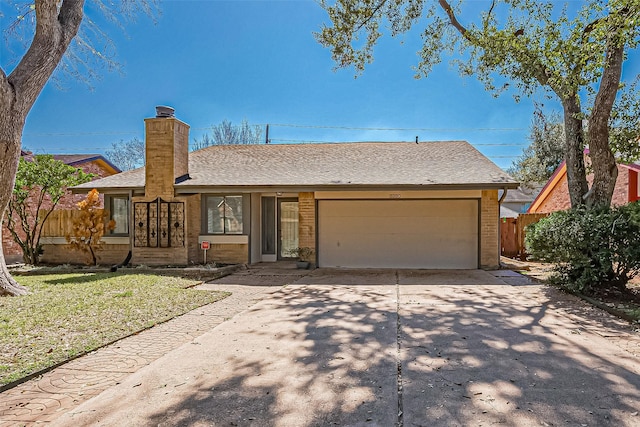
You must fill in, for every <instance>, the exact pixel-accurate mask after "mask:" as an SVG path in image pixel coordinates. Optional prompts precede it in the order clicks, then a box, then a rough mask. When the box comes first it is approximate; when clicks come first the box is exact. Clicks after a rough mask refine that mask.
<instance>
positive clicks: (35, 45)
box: [8, 0, 85, 116]
mask: <svg viewBox="0 0 640 427" xmlns="http://www.w3.org/2000/svg"><path fill="white" fill-rule="evenodd" d="M84 1H85V0H63V1H62V4H61V5H60V8H59V9H58V4H59V3H60V1H59V0H36V1H35V13H36V31H35V34H34V36H33V40H32V42H31V45H30V46H29V49H28V50H27V52H26V53H25V54H24V56H23V57H22V59H21V60H20V62H19V63H18V65H17V66H16V68H15V69H14V70H13V72H12V73H11V74H10V75H9V77H8V82H9V84H10V85H13V87H14V90H15V92H14V93H15V94H16V96H17V98H16V99H15V101H14V102H16V103H17V105H15V106H14V109H15V110H17V111H21V112H23V114H24V115H25V116H26V113H27V112H28V111H29V110H30V109H31V106H32V105H33V103H34V102H35V100H36V98H37V97H38V95H39V94H40V91H42V88H43V87H44V85H45V84H46V82H47V81H48V79H49V77H50V76H51V74H52V73H53V71H54V70H55V68H56V66H57V65H58V63H59V62H60V59H61V58H62V56H63V55H64V53H65V52H66V50H67V48H68V47H69V44H70V43H71V40H72V39H73V38H74V37H75V35H76V34H77V33H78V29H79V27H80V22H81V21H82V17H83V8H84Z"/></svg>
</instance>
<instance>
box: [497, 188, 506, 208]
mask: <svg viewBox="0 0 640 427" xmlns="http://www.w3.org/2000/svg"><path fill="white" fill-rule="evenodd" d="M507 191H509V190H507V187H505V188H503V189H502V196H500V199H499V200H498V206H500V205H501V204H502V202H503V201H504V199H505V197H507Z"/></svg>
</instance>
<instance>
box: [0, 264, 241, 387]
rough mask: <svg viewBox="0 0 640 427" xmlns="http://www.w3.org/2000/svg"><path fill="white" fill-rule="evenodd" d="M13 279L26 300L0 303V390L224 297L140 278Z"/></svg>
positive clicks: (183, 283)
mask: <svg viewBox="0 0 640 427" xmlns="http://www.w3.org/2000/svg"><path fill="white" fill-rule="evenodd" d="M16 279H17V280H18V282H19V283H20V284H22V285H24V286H26V287H27V288H28V289H29V292H30V294H29V295H27V296H22V297H4V298H0V385H3V384H7V383H9V382H12V381H15V380H17V379H19V378H22V377H24V376H26V375H29V374H31V373H34V372H36V371H39V370H41V369H43V368H46V367H48V366H51V365H54V364H56V363H59V362H62V361H64V360H67V359H69V358H70V357H73V356H75V355H78V354H81V353H84V352H87V351H91V350H93V349H95V348H97V347H100V346H102V345H104V344H107V343H109V342H112V341H114V340H117V339H118V338H122V337H125V336H127V335H129V334H132V333H134V332H137V331H140V330H142V329H145V328H148V327H150V326H152V325H154V324H156V323H159V322H162V321H165V320H168V319H170V318H173V317H175V316H178V315H180V314H183V313H186V312H188V311H190V310H192V309H194V308H196V307H200V306H202V305H204V304H208V303H210V302H213V301H217V300H220V299H222V298H225V297H226V296H228V295H229V294H228V293H223V292H212V291H199V290H195V289H188V288H189V287H190V286H193V285H195V284H196V283H197V282H196V281H194V280H187V279H181V278H177V277H166V276H156V275H148V274H122V273H94V274H52V275H46V276H18V277H16Z"/></svg>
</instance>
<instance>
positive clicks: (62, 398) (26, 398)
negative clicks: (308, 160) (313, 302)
mask: <svg viewBox="0 0 640 427" xmlns="http://www.w3.org/2000/svg"><path fill="white" fill-rule="evenodd" d="M267 273H269V272H267ZM234 277H237V278H238V280H236V282H247V283H248V282H251V283H254V284H255V283H263V285H257V286H255V285H254V286H246V285H242V284H232V285H228V284H222V285H217V284H215V282H214V283H213V284H205V285H202V286H201V288H203V289H215V290H221V291H227V292H231V293H232V295H231V296H229V297H227V298H225V299H223V300H221V301H217V302H215V303H212V304H208V305H205V306H203V307H200V308H197V309H195V310H193V311H191V312H189V313H187V314H185V315H183V316H180V317H177V318H175V319H172V320H170V321H168V322H165V323H162V324H160V325H157V326H154V327H153V328H151V329H147V330H145V331H143V332H141V333H139V334H137V335H133V336H130V337H128V338H125V339H123V340H120V341H118V342H116V343H114V344H112V345H109V346H106V347H104V348H101V349H99V350H97V351H95V352H92V353H90V354H87V355H86V356H83V357H80V358H78V359H75V360H72V361H71V362H69V363H66V364H64V365H62V366H60V367H58V368H56V369H54V370H52V371H50V372H47V373H45V374H44V375H42V376H40V377H38V378H35V379H33V380H31V381H27V382H26V383H24V384H20V385H18V386H17V387H14V388H12V389H9V390H7V391H5V392H3V393H1V394H0V427H8V426H29V425H34V424H36V423H37V424H40V425H41V424H42V423H48V422H50V421H52V420H54V419H56V418H58V417H59V416H60V415H62V414H64V413H65V412H67V411H69V410H71V409H73V408H75V407H77V406H78V405H80V404H81V403H83V402H85V401H87V400H89V399H90V398H92V397H93V396H96V395H98V394H100V393H102V392H103V391H104V390H106V389H108V388H109V387H112V386H114V385H116V384H118V383H120V382H121V381H122V380H123V379H124V378H125V377H127V376H129V375H130V374H132V373H133V372H136V371H138V370H139V369H140V368H142V367H144V366H147V365H148V364H149V363H151V362H153V361H154V360H156V359H158V358H159V357H161V356H163V355H165V354H166V353H168V352H169V351H171V350H173V349H175V348H178V347H180V346H181V345H184V344H186V343H189V342H191V341H193V340H194V339H195V338H196V337H198V336H200V335H202V334H203V333H205V332H207V331H209V330H211V329H212V328H214V327H216V326H217V325H219V324H220V323H222V322H224V321H225V320H227V319H229V318H231V317H233V316H235V315H236V314H238V313H241V312H242V311H244V310H246V309H248V308H249V307H251V306H252V305H254V304H255V303H256V302H257V301H260V300H261V299H263V298H264V297H265V296H266V295H268V294H269V293H271V292H275V291H277V290H278V289H280V287H281V286H282V285H283V284H284V283H285V282H286V280H284V281H283V280H277V279H275V280H274V277H275V276H272V275H271V274H267V275H265V274H261V273H260V272H255V271H245V272H242V273H238V274H237V275H235V276H234ZM287 277H291V278H293V279H294V280H295V279H296V278H297V277H299V276H297V277H296V276H293V275H292V274H289V275H285V276H281V279H282V278H287ZM274 285H275V286H274Z"/></svg>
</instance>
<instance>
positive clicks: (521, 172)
mask: <svg viewBox="0 0 640 427" xmlns="http://www.w3.org/2000/svg"><path fill="white" fill-rule="evenodd" d="M529 141H530V142H531V143H530V144H529V146H527V148H525V149H524V151H523V153H522V155H521V156H520V157H518V158H517V159H516V160H515V161H514V162H513V164H512V165H511V167H510V168H509V169H508V170H507V172H508V173H509V174H510V175H511V176H513V177H514V178H515V179H516V180H518V181H519V182H520V183H522V184H523V185H525V186H527V187H529V188H535V187H536V186H538V185H540V184H544V183H545V182H547V180H548V179H549V178H550V177H551V175H552V174H553V172H554V171H555V170H556V168H557V167H558V166H559V165H560V163H561V162H562V160H563V159H564V125H563V124H562V119H561V118H560V116H559V115H558V114H557V113H552V114H551V115H550V116H549V117H547V116H545V115H544V114H543V113H542V111H540V110H537V111H536V112H535V114H534V117H533V120H532V123H531V133H530V135H529Z"/></svg>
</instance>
